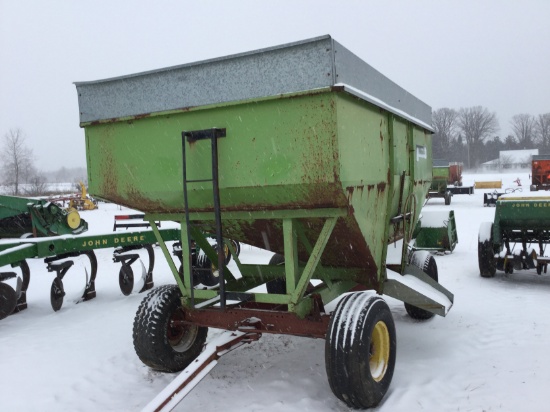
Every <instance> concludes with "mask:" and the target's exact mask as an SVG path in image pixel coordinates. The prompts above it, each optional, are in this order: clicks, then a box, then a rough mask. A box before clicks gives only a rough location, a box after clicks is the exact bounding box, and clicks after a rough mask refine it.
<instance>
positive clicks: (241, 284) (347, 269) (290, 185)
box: [76, 36, 453, 408]
mask: <svg viewBox="0 0 550 412" xmlns="http://www.w3.org/2000/svg"><path fill="white" fill-rule="evenodd" d="M76 88H77V92H78V100H79V108H80V125H81V127H83V128H84V129H85V138H86V150H87V165H88V182H89V191H90V193H91V194H92V195H93V196H95V197H98V198H101V199H105V200H108V201H111V202H115V203H118V204H121V205H124V206H128V207H131V208H134V209H138V210H140V211H143V212H144V213H145V219H147V220H148V221H149V222H150V224H151V227H152V228H153V230H154V231H155V232H156V231H157V228H156V223H155V222H158V221H176V222H180V223H181V249H182V260H183V265H182V267H181V268H178V267H177V266H176V264H174V261H173V258H172V256H170V253H169V252H168V249H167V246H166V244H165V242H164V241H163V239H162V237H160V236H157V238H158V239H157V240H158V242H159V244H160V246H161V248H162V250H163V252H164V255H165V257H166V259H167V262H168V264H169V266H170V268H171V271H172V273H173V275H174V278H175V281H176V284H175V285H164V286H160V287H159V288H156V289H154V290H153V291H151V292H150V293H149V294H148V295H147V297H146V298H145V299H144V300H143V302H142V304H141V305H140V307H139V309H138V312H137V315H136V318H135V322H134V332H133V336H134V346H135V349H136V352H137V355H138V356H139V358H140V359H141V360H142V361H143V362H144V363H145V364H147V365H149V366H150V367H152V368H153V369H156V370H161V371H168V372H175V371H180V370H182V369H184V368H186V367H188V365H189V364H190V363H191V362H192V361H193V360H194V359H195V358H196V357H197V356H198V355H199V354H200V352H201V350H202V348H203V346H204V343H205V341H206V337H207V333H208V328H210V327H212V328H220V329H225V330H229V331H237V332H238V331H245V332H247V333H249V332H256V333H258V334H261V333H280V334H290V335H299V336H308V337H313V338H322V339H325V341H326V355H325V356H326V370H327V375H328V380H329V383H330V386H331V389H332V390H333V392H334V394H335V395H336V396H337V397H338V398H340V399H341V400H342V401H344V402H345V403H346V404H348V405H350V406H352V407H357V408H364V407H372V406H375V405H377V404H378V403H379V402H380V401H381V399H382V398H383V396H384V394H385V393H386V391H387V389H388V387H389V385H390V382H391V379H392V375H393V370H394V366H395V360H396V334H395V327H394V321H393V319H392V314H391V312H390V309H389V307H388V305H387V304H386V302H385V301H384V300H383V299H382V298H381V297H380V295H382V294H385V295H388V296H392V297H395V298H397V299H399V300H401V301H404V302H405V306H406V309H407V312H408V313H409V314H410V315H411V316H412V317H413V318H418V319H428V318H430V317H432V316H433V315H434V314H438V315H442V316H444V315H446V314H447V312H448V310H449V309H450V307H451V306H452V301H453V295H452V294H451V293H450V292H448V291H447V290H446V289H445V288H443V287H442V286H440V285H439V284H438V282H437V266H436V263H435V260H434V258H433V257H432V256H431V255H430V254H429V253H427V252H425V251H418V252H409V249H408V247H407V246H408V242H409V241H410V238H411V236H412V233H413V229H414V227H415V224H416V222H417V220H418V216H419V213H420V209H421V207H422V205H423V203H424V201H425V198H426V194H427V192H428V189H429V187H430V183H431V178H432V159H431V157H432V149H431V135H432V128H431V126H430V124H431V108H430V107H429V106H427V105H426V104H425V103H423V102H421V101H420V100H418V99H417V98H415V97H414V96H412V95H411V94H409V93H408V92H406V91H405V90H403V89H402V88H401V87H399V86H397V85H396V84H395V83H393V82H392V81H391V80H389V79H388V78H386V77H385V76H383V75H382V74H381V73H379V72H378V71H376V70H375V69H373V68H372V67H371V66H369V65H368V64H366V63H365V62H363V61H362V60H360V59H359V58H358V57H357V56H355V55H354V54H352V53H351V52H350V51H349V50H347V49H346V48H344V47H342V46H341V45H340V44H339V43H338V42H336V41H335V40H333V39H332V38H331V37H330V36H324V37H319V38H315V39H310V40H306V41H301V42H297V43H292V44H286V45H283V46H278V47H273V48H268V49H263V50H257V51H252V52H248V53H243V54H238V55H233V56H228V57H222V58H217V59H212V60H207V61H202V62H196V63H190V64H185V65H182V66H176V67H169V68H165V69H160V70H155V71H150V72H145V73H138V74H133V75H128V76H123V77H118V78H111V79H106V80H99V81H91V82H79V83H76ZM209 236H210V237H214V238H215V239H216V244H217V245H222V244H223V245H226V248H225V249H226V251H229V252H230V253H231V254H232V255H233V257H234V258H235V259H234V260H235V263H236V266H237V269H235V270H230V269H229V268H228V267H226V265H225V260H226V257H225V256H224V251H223V248H219V247H218V248H214V247H212V246H211V245H210V243H209V242H208V239H207V238H208V237H209ZM228 239H233V240H236V241H238V242H242V243H245V244H249V245H253V246H256V247H260V248H263V249H267V250H269V251H272V252H274V255H273V257H272V259H271V262H270V264H263V265H260V264H245V263H243V262H241V261H240V260H239V258H238V257H237V256H236V254H235V250H234V247H233V244H232V242H230V241H228ZM402 239H403V243H402V244H403V247H402V253H401V257H400V261H398V262H393V263H390V262H386V254H387V249H388V244H391V243H393V242H397V241H399V240H402ZM194 247H200V249H201V250H203V251H204V252H205V254H206V255H207V256H208V258H209V259H210V261H211V262H213V263H212V267H213V268H214V269H215V270H214V275H215V276H216V277H217V284H216V285H214V286H208V287H206V286H205V285H202V284H197V281H196V279H197V277H196V276H194V273H193V269H192V265H191V255H192V248H194ZM264 284H265V285H266V287H263V288H259V287H260V286H262V285H264ZM336 299H338V300H337V302H338V303H337V304H336V307H335V309H333V310H332V311H331V310H328V309H327V305H329V303H330V302H331V301H334V300H336Z"/></svg>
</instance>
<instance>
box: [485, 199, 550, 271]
mask: <svg viewBox="0 0 550 412" xmlns="http://www.w3.org/2000/svg"><path fill="white" fill-rule="evenodd" d="M549 243H550V197H549V196H545V197H542V196H533V195H531V196H529V195H524V196H518V195H504V196H501V197H499V198H498V200H497V201H496V210H495V219H494V222H484V223H482V225H481V227H480V229H479V237H478V262H479V272H480V275H481V276H482V277H493V276H495V273H496V270H497V269H498V270H501V271H504V272H505V273H513V272H514V270H522V269H536V271H537V273H538V274H539V275H540V274H541V273H542V272H544V273H546V271H547V266H548V262H550V257H547V256H545V252H546V246H547V245H548V244H549Z"/></svg>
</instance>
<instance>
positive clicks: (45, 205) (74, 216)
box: [0, 196, 88, 239]
mask: <svg viewBox="0 0 550 412" xmlns="http://www.w3.org/2000/svg"><path fill="white" fill-rule="evenodd" d="M86 230H88V224H87V223H86V221H84V220H82V219H81V218H80V215H79V214H78V212H77V211H76V209H72V208H69V209H64V208H62V207H61V206H59V205H58V204H56V203H54V202H50V201H47V200H41V199H31V198H24V197H16V196H0V239H2V238H18V237H31V236H32V237H40V236H56V235H68V234H73V235H74V234H79V233H83V232H85V231H86Z"/></svg>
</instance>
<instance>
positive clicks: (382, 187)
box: [376, 182, 387, 193]
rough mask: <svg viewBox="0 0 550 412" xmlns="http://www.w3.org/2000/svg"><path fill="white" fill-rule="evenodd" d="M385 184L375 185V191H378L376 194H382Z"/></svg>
mask: <svg viewBox="0 0 550 412" xmlns="http://www.w3.org/2000/svg"><path fill="white" fill-rule="evenodd" d="M386 186H387V183H386V182H380V183H378V184H377V185H376V190H378V193H382V192H384V191H385V190H386Z"/></svg>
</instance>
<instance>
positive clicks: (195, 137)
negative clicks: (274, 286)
mask: <svg viewBox="0 0 550 412" xmlns="http://www.w3.org/2000/svg"><path fill="white" fill-rule="evenodd" d="M225 136H226V129H225V128H223V129H222V128H212V129H205V130H193V131H183V132H182V133H181V140H182V156H183V199H184V206H185V225H186V229H187V230H186V234H187V244H188V245H189V251H188V253H189V255H191V234H190V228H191V226H192V223H191V222H190V219H189V199H188V188H187V186H188V184H189V183H204V182H211V183H212V194H213V200H214V220H215V226H216V243H217V244H218V247H217V253H218V264H217V268H218V273H219V287H220V292H219V296H220V309H221V310H224V309H225V304H226V300H227V297H226V292H225V279H224V270H225V254H224V248H223V236H222V219H221V210H220V190H219V179H218V138H220V137H225ZM208 139H209V140H210V145H211V149H212V150H211V151H212V177H211V178H210V179H187V156H186V148H185V146H186V145H185V141H186V140H187V142H188V143H189V144H194V143H196V142H197V141H199V140H208ZM190 266H191V264H190ZM188 270H189V273H190V279H191V305H192V306H193V307H194V306H195V298H194V292H193V290H194V286H195V285H194V284H193V283H194V282H193V272H192V268H191V267H189V268H188Z"/></svg>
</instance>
